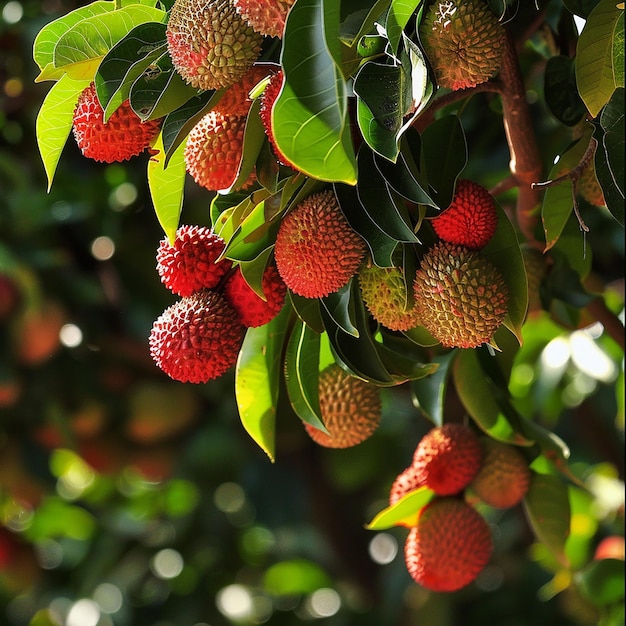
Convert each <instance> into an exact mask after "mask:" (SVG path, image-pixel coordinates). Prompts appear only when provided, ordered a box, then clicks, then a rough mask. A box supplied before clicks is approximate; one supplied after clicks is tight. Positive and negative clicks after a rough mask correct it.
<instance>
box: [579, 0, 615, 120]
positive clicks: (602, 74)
mask: <svg viewBox="0 0 626 626" xmlns="http://www.w3.org/2000/svg"><path fill="white" fill-rule="evenodd" d="M623 13H624V10H623V8H621V9H620V8H619V3H617V2H615V1H614V0H600V2H598V4H597V5H596V7H595V8H594V9H593V11H591V13H590V15H589V17H588V18H587V22H586V23H585V27H584V28H583V31H582V33H581V34H580V37H579V39H578V43H577V45H576V80H577V82H578V91H579V93H580V97H581V98H582V99H583V102H584V103H585V106H586V107H587V109H589V112H590V113H591V115H592V116H593V117H596V116H597V115H598V114H599V113H600V110H601V109H602V107H603V106H604V105H605V104H606V103H607V102H608V101H609V99H610V98H611V95H613V92H614V91H615V88H616V87H618V86H619V85H618V84H616V81H615V75H614V68H613V35H614V32H615V29H616V26H617V22H618V20H619V19H620V17H621V18H622V20H623ZM622 71H623V69H622ZM620 82H622V84H623V79H622V81H620Z"/></svg>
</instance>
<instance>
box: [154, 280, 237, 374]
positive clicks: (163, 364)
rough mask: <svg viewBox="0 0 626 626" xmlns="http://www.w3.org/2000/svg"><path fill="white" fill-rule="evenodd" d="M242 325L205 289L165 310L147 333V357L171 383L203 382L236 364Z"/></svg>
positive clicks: (223, 300) (222, 302) (230, 310)
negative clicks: (148, 348) (172, 380)
mask: <svg viewBox="0 0 626 626" xmlns="http://www.w3.org/2000/svg"><path fill="white" fill-rule="evenodd" d="M244 332H245V326H244V325H243V324H242V323H241V322H240V321H239V317H238V316H237V313H236V312H235V311H234V310H233V309H232V308H231V307H230V305H229V304H228V303H227V302H226V300H225V299H224V297H223V296H222V295H221V294H219V293H217V292H215V291H210V290H208V289H205V290H202V291H198V292H196V293H194V294H193V295H191V296H186V297H184V298H182V299H181V300H179V301H178V302H176V303H175V304H173V305H172V306H170V307H168V308H167V309H166V310H165V311H164V312H163V313H162V314H161V316H160V317H159V318H158V319H157V320H156V321H155V322H154V324H153V326H152V330H151V332H150V341H149V343H150V355H151V356H152V358H153V359H154V362H155V363H156V364H157V365H158V366H159V367H160V368H161V369H162V370H163V371H164V372H165V373H166V374H167V375H168V376H169V377H170V378H173V379H174V380H178V381H180V382H183V383H186V382H189V383H206V382H207V381H209V380H212V379H214V378H218V377H219V376H221V375H222V374H224V373H225V372H226V371H227V370H229V369H230V368H231V367H232V366H233V365H235V363H236V361H237V355H238V354H239V348H240V347H241V342H242V341H243V336H244Z"/></svg>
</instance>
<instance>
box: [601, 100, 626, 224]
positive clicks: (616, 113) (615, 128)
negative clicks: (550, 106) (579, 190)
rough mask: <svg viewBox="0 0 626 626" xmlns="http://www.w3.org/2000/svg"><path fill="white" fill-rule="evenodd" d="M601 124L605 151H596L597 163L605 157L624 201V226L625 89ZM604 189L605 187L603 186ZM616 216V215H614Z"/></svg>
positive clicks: (604, 111)
mask: <svg viewBox="0 0 626 626" xmlns="http://www.w3.org/2000/svg"><path fill="white" fill-rule="evenodd" d="M600 124H601V126H602V128H603V129H604V136H603V138H602V148H603V150H599V149H598V150H597V151H596V163H597V161H598V159H601V158H602V156H603V155H604V156H605V158H606V164H607V166H608V168H609V170H610V172H611V178H612V185H611V186H614V187H615V188H616V189H617V191H618V192H619V195H620V197H621V199H622V202H621V203H620V207H621V211H622V219H621V221H620V220H618V221H620V223H621V224H622V225H623V223H624V219H623V212H624V193H625V192H624V177H625V176H624V89H623V88H622V89H616V90H615V93H614V94H613V97H612V98H611V100H610V101H609V103H608V104H607V105H606V107H604V109H603V111H602V115H601V116H600ZM603 189H604V186H603ZM614 215H615V213H614Z"/></svg>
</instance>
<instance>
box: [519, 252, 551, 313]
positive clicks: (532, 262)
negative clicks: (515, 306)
mask: <svg viewBox="0 0 626 626" xmlns="http://www.w3.org/2000/svg"><path fill="white" fill-rule="evenodd" d="M520 250H521V252H522V259H523V260H524V269H525V270H526V281H527V285H528V313H534V312H535V311H540V310H541V308H542V305H541V295H540V292H539V288H540V286H541V281H542V280H543V279H544V277H545V276H546V274H547V271H548V268H547V265H546V258H545V256H544V255H543V254H542V253H541V252H540V251H539V250H537V248H534V247H532V246H529V245H528V244H522V246H520Z"/></svg>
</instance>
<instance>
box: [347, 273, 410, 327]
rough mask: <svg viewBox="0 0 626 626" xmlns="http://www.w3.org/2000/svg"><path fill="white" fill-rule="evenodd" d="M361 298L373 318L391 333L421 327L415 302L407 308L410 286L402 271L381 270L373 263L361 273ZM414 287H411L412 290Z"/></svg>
mask: <svg viewBox="0 0 626 626" xmlns="http://www.w3.org/2000/svg"><path fill="white" fill-rule="evenodd" d="M359 286H360V288H361V297H362V298H363V302H364V303H365V306H366V307H367V309H368V310H369V312H370V313H371V314H372V317H373V318H374V319H375V320H376V321H377V322H378V323H379V324H382V325H383V326H385V327H386V328H389V329H390V330H408V329H409V328H415V327H416V326H418V324H419V318H418V316H417V307H416V305H415V303H414V302H411V303H410V307H409V308H407V306H406V305H407V301H408V299H409V298H408V297H407V296H408V295H410V296H411V297H412V295H413V294H412V293H410V294H407V285H406V282H405V279H404V275H403V272H402V270H401V269H400V268H398V267H378V266H377V265H374V264H373V263H371V264H368V265H364V266H362V267H361V269H360V270H359ZM410 288H411V285H410V284H409V289H410Z"/></svg>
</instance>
